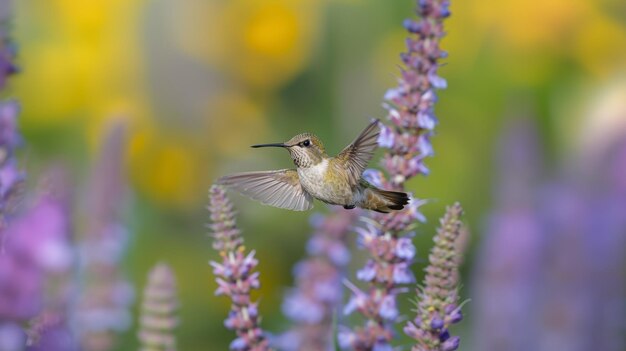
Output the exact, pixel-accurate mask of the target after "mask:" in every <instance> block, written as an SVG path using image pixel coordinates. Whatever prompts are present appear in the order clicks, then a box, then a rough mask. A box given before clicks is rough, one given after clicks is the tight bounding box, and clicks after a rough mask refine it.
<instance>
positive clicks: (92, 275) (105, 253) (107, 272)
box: [73, 121, 134, 351]
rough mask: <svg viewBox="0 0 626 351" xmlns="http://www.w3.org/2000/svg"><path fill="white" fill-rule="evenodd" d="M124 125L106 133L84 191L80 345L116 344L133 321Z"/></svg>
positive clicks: (95, 350) (91, 350) (90, 349)
mask: <svg viewBox="0 0 626 351" xmlns="http://www.w3.org/2000/svg"><path fill="white" fill-rule="evenodd" d="M125 145H126V130H125V125H124V124H123V123H122V122H120V121H118V122H116V123H114V124H112V125H111V126H110V127H109V129H108V131H107V134H106V135H105V138H104V142H103V145H102V149H101V151H100V155H99V157H98V159H97V161H96V163H95V165H94V169H93V173H92V174H91V179H90V182H89V191H88V192H86V194H87V196H88V198H87V199H86V206H85V207H86V208H85V209H84V211H83V212H82V213H81V215H82V216H83V217H84V218H85V225H84V226H83V227H82V228H81V230H80V232H81V233H80V241H81V243H80V246H79V257H80V261H79V262H80V264H81V267H80V278H81V279H80V281H81V284H82V286H81V287H80V288H81V290H82V291H81V294H80V295H79V297H78V301H77V307H76V309H75V311H74V316H73V319H74V320H73V324H74V325H75V326H76V329H77V330H76V331H77V334H78V339H79V340H80V344H81V349H82V350H85V351H103V350H109V349H111V348H113V347H114V345H115V344H116V342H117V340H116V339H117V336H116V334H117V333H118V332H122V331H125V330H126V329H128V328H129V327H130V326H131V322H132V318H131V314H130V311H129V307H130V304H131V303H132V302H133V300H134V290H133V288H132V286H131V285H130V283H129V282H128V280H126V279H125V277H124V273H123V272H122V271H121V269H120V268H121V265H120V261H121V260H122V258H123V256H124V253H125V250H126V246H127V243H128V241H129V236H130V233H129V231H128V230H127V228H126V227H125V225H124V224H123V222H122V213H123V212H124V204H125V202H126V199H127V196H128V188H127V184H126V179H125V177H124V174H125V170H124V150H125Z"/></svg>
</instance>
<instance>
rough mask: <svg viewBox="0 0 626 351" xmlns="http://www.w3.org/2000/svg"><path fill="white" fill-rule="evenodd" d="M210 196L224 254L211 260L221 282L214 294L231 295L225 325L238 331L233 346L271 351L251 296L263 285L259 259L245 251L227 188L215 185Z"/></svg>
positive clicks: (216, 235)
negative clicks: (258, 270)
mask: <svg viewBox="0 0 626 351" xmlns="http://www.w3.org/2000/svg"><path fill="white" fill-rule="evenodd" d="M209 197H210V204H209V211H210V213H211V225H210V228H211V229H212V233H211V235H212V236H213V239H214V241H213V248H215V249H216V250H217V251H218V252H219V254H220V257H221V262H219V263H218V262H215V261H211V262H210V264H211V266H212V267H213V274H215V275H216V279H215V280H216V282H217V285H218V287H217V289H216V290H215V294H216V295H226V296H228V297H230V299H231V302H232V303H231V311H230V313H229V315H228V318H226V320H225V322H224V325H225V326H226V327H227V328H229V329H231V330H234V331H235V333H236V334H237V338H235V339H234V340H233V341H232V342H231V344H230V349H231V350H246V351H263V350H268V349H269V342H268V340H267V338H266V336H265V333H264V332H263V330H261V328H260V326H259V321H260V317H259V314H258V305H257V303H254V302H252V300H251V297H250V293H251V292H252V290H256V289H258V288H259V287H260V285H261V284H260V281H259V272H255V271H254V269H255V268H256V266H257V265H258V260H257V259H256V258H255V257H254V251H250V252H249V253H248V254H246V253H245V247H244V246H243V238H242V237H241V235H240V232H239V230H238V229H237V226H236V222H235V212H234V209H233V205H232V203H231V202H230V200H228V198H227V197H226V193H225V192H224V189H223V188H221V187H219V186H215V185H214V186H212V187H211V189H210V190H209Z"/></svg>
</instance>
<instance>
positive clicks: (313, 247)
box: [277, 209, 359, 351]
mask: <svg viewBox="0 0 626 351" xmlns="http://www.w3.org/2000/svg"><path fill="white" fill-rule="evenodd" d="M358 214H359V211H355V210H352V211H347V210H344V209H337V210H335V211H333V212H331V213H330V214H329V215H327V216H322V215H321V214H316V215H314V216H312V218H311V222H312V225H313V228H314V229H315V232H314V234H313V236H312V237H311V238H310V239H309V241H308V243H307V254H308V258H306V259H304V260H302V261H300V262H299V263H298V264H297V265H296V268H295V269H294V275H295V278H296V288H294V289H292V290H291V291H289V292H288V294H287V296H286V298H285V301H284V303H283V312H284V314H285V315H286V316H287V317H289V319H291V320H292V321H293V322H294V326H293V327H292V329H291V330H290V331H288V332H287V333H285V334H284V335H282V336H281V337H280V338H279V339H278V341H277V344H278V346H280V349H284V350H319V351H324V350H334V348H333V315H334V313H335V311H336V309H337V307H338V306H339V304H340V302H341V297H342V283H341V282H342V278H343V276H344V272H343V271H344V270H345V268H346V265H347V263H348V261H349V259H350V252H349V251H348V248H347V247H346V239H347V238H346V237H347V234H348V233H349V232H350V231H351V229H352V224H353V222H354V220H355V219H356V217H357V216H358Z"/></svg>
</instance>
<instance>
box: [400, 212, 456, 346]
mask: <svg viewBox="0 0 626 351" xmlns="http://www.w3.org/2000/svg"><path fill="white" fill-rule="evenodd" d="M462 214H463V209H462V208H461V205H459V204H458V203H455V204H454V205H452V206H450V207H448V209H447V210H446V214H445V216H444V217H443V218H442V219H441V227H440V228H439V230H438V231H437V235H435V238H434V239H433V241H434V242H435V246H434V247H433V248H432V249H431V252H430V255H429V256H428V261H429V264H428V266H427V267H426V269H425V271H426V276H425V277H424V284H423V286H422V287H421V288H419V289H418V290H417V294H418V300H419V302H418V304H417V316H416V317H415V319H413V321H409V322H408V323H407V324H406V326H405V327H404V331H405V333H406V334H407V335H409V336H410V337H412V338H414V339H415V340H416V341H417V343H416V344H415V346H413V348H412V350H413V351H454V350H456V349H457V348H458V347H459V342H460V338H459V337H458V336H450V332H449V330H448V328H449V327H450V326H451V325H453V324H456V323H458V322H460V321H461V319H463V314H462V313H461V306H460V305H459V294H458V287H459V283H460V281H459V263H460V262H461V257H462V253H461V252H459V251H458V250H459V241H460V240H462V239H463V238H462V235H463V232H464V231H465V230H466V229H464V227H463V223H462V222H461V219H460V217H461V215H462Z"/></svg>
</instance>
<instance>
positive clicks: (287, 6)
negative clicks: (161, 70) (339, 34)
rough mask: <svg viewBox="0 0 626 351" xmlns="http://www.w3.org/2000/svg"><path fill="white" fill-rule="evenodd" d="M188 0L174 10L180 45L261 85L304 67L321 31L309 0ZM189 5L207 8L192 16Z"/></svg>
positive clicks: (245, 80)
mask: <svg viewBox="0 0 626 351" xmlns="http://www.w3.org/2000/svg"><path fill="white" fill-rule="evenodd" d="M190 4H191V6H190V7H189V8H188V9H182V8H181V9H179V10H176V11H175V15H176V16H177V17H178V21H177V23H181V28H179V29H176V30H175V33H176V36H177V41H178V43H179V45H180V46H181V48H183V49H184V50H185V52H186V53H188V54H189V55H192V56H197V57H198V56H199V57H200V58H202V59H203V60H205V61H206V62H207V63H208V64H210V65H214V68H215V69H217V70H220V71H225V72H227V74H228V75H229V76H230V77H232V78H235V79H237V80H241V81H242V82H243V83H245V84H247V85H249V86H251V87H255V88H261V89H273V88H276V87H279V86H280V85H281V84H284V83H285V82H287V81H288V80H290V79H291V78H293V77H294V76H295V75H296V74H297V73H299V72H300V71H302V70H303V69H304V67H306V65H307V63H308V60H309V57H310V54H311V50H312V48H313V47H314V46H315V43H316V41H317V36H318V35H319V28H318V24H319V23H318V22H319V13H320V10H321V7H322V6H323V3H322V2H318V1H313V0H264V1H261V0H252V1H251V0H233V1H228V2H224V3H221V4H217V3H216V2H215V1H212V2H211V1H209V2H204V1H200V2H199V1H192V2H191V3H190ZM193 9H195V10H194V11H202V10H206V12H205V13H200V14H199V13H197V12H196V13H193V14H192V13H190V11H192V10H193ZM190 19H191V20H190ZM207 37H208V38H207Z"/></svg>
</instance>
